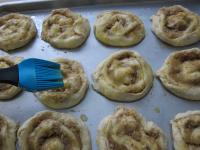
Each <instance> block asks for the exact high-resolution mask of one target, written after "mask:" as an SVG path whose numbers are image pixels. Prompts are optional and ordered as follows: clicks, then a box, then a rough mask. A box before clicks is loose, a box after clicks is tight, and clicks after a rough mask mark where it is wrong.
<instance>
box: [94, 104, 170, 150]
mask: <svg viewBox="0 0 200 150" xmlns="http://www.w3.org/2000/svg"><path fill="white" fill-rule="evenodd" d="M97 144H98V147H99V150H118V149H119V150H167V144H166V139H165V136H164V134H163V132H162V130H161V129H160V128H159V127H158V126H157V125H155V124H154V123H153V122H151V121H146V120H145V119H143V118H142V116H141V115H140V114H138V113H137V112H136V111H135V110H133V109H130V108H126V107H120V108H118V109H117V110H116V112H114V113H113V114H112V115H109V116H107V117H106V118H104V119H103V120H102V121H101V123H100V125H99V128H98V134H97Z"/></svg>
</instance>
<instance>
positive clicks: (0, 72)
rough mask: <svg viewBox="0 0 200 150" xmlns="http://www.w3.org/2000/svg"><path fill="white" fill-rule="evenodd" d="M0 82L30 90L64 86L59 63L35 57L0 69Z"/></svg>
mask: <svg viewBox="0 0 200 150" xmlns="http://www.w3.org/2000/svg"><path fill="white" fill-rule="evenodd" d="M0 83H9V84H12V85H15V86H18V87H21V88H23V89H25V90H27V91H32V92H34V91H42V90H47V89H54V88H59V87H63V86H64V83H63V76H62V73H61V70H60V64H57V63H55V62H50V61H46V60H42V59H36V58H30V59H26V60H23V61H22V62H21V63H19V64H17V65H14V66H12V67H10V68H4V69H0Z"/></svg>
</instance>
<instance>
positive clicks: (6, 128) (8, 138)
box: [0, 114, 18, 150]
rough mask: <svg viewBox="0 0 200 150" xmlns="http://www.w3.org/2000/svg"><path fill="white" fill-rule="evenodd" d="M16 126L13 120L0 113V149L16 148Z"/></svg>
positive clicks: (14, 149) (13, 149) (11, 149)
mask: <svg viewBox="0 0 200 150" xmlns="http://www.w3.org/2000/svg"><path fill="white" fill-rule="evenodd" d="M17 128H18V125H17V123H15V121H13V120H12V119H10V118H8V117H7V116H5V115H2V114H0V150H16V147H15V144H16V132H17Z"/></svg>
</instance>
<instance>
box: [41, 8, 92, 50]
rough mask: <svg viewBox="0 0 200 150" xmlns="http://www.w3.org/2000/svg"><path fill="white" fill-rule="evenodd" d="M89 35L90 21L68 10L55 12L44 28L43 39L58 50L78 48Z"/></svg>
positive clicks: (48, 18)
mask: <svg viewBox="0 0 200 150" xmlns="http://www.w3.org/2000/svg"><path fill="white" fill-rule="evenodd" d="M89 33H90V25H89V22H88V20H87V19H86V18H83V17H82V16H81V15H79V14H77V13H74V12H72V11H71V10H69V9H67V8H62V9H55V10H53V11H52V12H51V14H50V15H49V16H48V17H47V18H46V19H45V21H44V22H43V26H42V39H43V40H45V41H47V42H49V43H50V44H51V45H52V46H54V47H56V48H70V49H71V48H76V47H78V46H80V45H81V44H83V42H84V41H85V40H86V39H87V37H88V35H89Z"/></svg>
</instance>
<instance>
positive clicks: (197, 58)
mask: <svg viewBox="0 0 200 150" xmlns="http://www.w3.org/2000/svg"><path fill="white" fill-rule="evenodd" d="M157 76H158V77H159V79H160V80H161V82H162V84H163V85H164V86H165V87H166V88H167V89H168V90H169V91H171V92H172V93H174V94H175V95H177V96H179V97H182V98H185V99H188V100H200V49H199V48H192V49H187V50H182V51H178V52H174V53H172V54H170V55H169V56H168V58H167V59H166V60H165V63H164V65H163V66H162V67H161V69H160V70H158V72H157Z"/></svg>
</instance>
